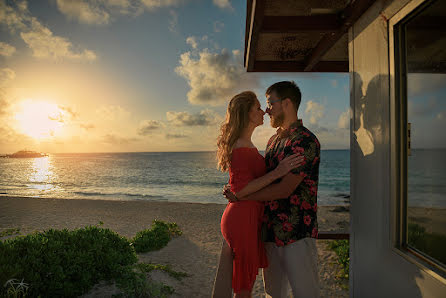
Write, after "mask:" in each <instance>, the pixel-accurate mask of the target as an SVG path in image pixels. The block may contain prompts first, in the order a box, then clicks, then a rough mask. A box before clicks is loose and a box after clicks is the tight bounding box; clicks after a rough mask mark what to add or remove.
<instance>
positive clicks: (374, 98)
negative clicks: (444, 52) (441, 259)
mask: <svg viewBox="0 0 446 298" xmlns="http://www.w3.org/2000/svg"><path fill="white" fill-rule="evenodd" d="M409 2H410V1H407V0H406V1H377V2H376V3H375V4H374V5H373V6H372V7H371V8H370V9H369V10H368V11H367V12H366V13H365V14H364V15H363V16H362V17H361V18H360V19H359V20H358V21H357V22H356V23H355V24H354V25H353V26H352V28H351V29H350V32H349V56H350V57H349V60H350V86H351V93H350V107H351V111H352V119H351V241H350V243H351V248H350V256H351V259H350V296H351V297H361V298H363V297H446V284H445V283H444V280H441V279H438V278H437V277H436V276H435V275H432V274H430V273H429V272H427V271H425V270H423V269H422V268H421V267H420V266H418V265H416V264H415V263H413V262H411V261H410V260H409V259H408V258H405V257H403V256H402V255H401V254H400V253H398V252H397V250H396V249H395V248H394V247H393V246H394V245H393V243H394V241H393V237H394V235H393V231H394V228H395V224H394V216H393V214H391V213H392V212H393V210H394V208H393V206H394V203H395V198H393V196H392V189H391V187H392V185H391V180H392V179H391V178H392V177H391V162H393V160H392V155H391V137H392V136H391V134H390V131H391V116H392V114H391V98H393V97H391V95H390V82H391V80H393V78H391V77H390V75H389V32H388V23H389V22H388V20H389V19H391V18H392V16H393V15H395V14H396V13H397V12H398V11H399V10H400V9H401V8H403V7H404V6H405V5H406V4H407V3H409ZM392 100H393V99H392Z"/></svg>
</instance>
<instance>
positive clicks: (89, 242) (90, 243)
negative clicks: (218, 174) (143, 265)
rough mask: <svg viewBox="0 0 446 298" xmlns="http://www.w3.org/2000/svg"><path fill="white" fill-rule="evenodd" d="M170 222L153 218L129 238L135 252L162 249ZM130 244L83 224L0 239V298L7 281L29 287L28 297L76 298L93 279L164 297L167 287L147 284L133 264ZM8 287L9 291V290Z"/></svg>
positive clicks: (172, 230)
mask: <svg viewBox="0 0 446 298" xmlns="http://www.w3.org/2000/svg"><path fill="white" fill-rule="evenodd" d="M180 234H181V231H180V230H179V228H178V226H177V225H176V224H172V223H164V222H161V221H154V223H153V226H152V228H151V229H150V230H145V231H142V232H139V233H138V234H137V235H136V236H135V239H134V240H133V242H134V244H135V248H136V247H138V249H139V250H140V251H144V250H147V249H149V250H155V249H160V248H162V247H164V246H165V245H166V244H167V243H168V242H169V240H170V238H171V236H173V235H180ZM135 248H134V247H133V246H132V245H131V243H130V241H129V240H127V239H126V238H124V237H121V236H119V235H118V234H117V233H115V232H113V231H111V230H109V229H104V228H100V227H97V226H89V227H85V228H81V229H76V230H73V231H68V230H67V229H64V230H53V229H51V230H48V231H45V232H35V233H32V234H29V235H26V236H18V237H16V238H13V239H7V240H5V241H0V297H3V296H6V295H7V291H8V290H10V289H11V285H9V288H7V287H3V285H5V283H6V282H7V281H8V280H22V282H24V283H26V284H27V285H29V288H28V289H27V293H26V294H27V296H31V297H37V296H41V297H77V296H80V295H82V294H84V293H86V292H88V291H89V290H90V289H91V288H92V287H93V286H94V285H95V284H97V283H98V282H99V281H115V282H116V284H117V286H118V287H119V288H120V289H121V290H123V291H124V293H123V294H122V296H125V297H146V296H152V297H153V296H155V297H159V296H166V295H167V294H169V293H171V292H172V291H173V289H172V288H170V287H167V286H163V285H157V284H149V283H148V282H147V278H146V276H145V273H144V272H142V270H141V269H140V268H138V266H137V264H136V262H137V260H138V258H137V255H136V252H135ZM10 291H11V290H10Z"/></svg>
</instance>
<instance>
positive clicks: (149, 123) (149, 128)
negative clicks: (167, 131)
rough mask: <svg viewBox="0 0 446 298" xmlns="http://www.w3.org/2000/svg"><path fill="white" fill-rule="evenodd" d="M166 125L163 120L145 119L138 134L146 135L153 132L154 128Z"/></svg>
mask: <svg viewBox="0 0 446 298" xmlns="http://www.w3.org/2000/svg"><path fill="white" fill-rule="evenodd" d="M162 127H164V124H163V123H162V122H161V121H157V120H144V121H142V122H141V124H140V125H139V128H138V134H139V135H141V136H146V135H150V134H152V132H153V131H154V130H158V129H160V128H162Z"/></svg>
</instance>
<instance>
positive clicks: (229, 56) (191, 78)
mask: <svg viewBox="0 0 446 298" xmlns="http://www.w3.org/2000/svg"><path fill="white" fill-rule="evenodd" d="M179 63H180V65H179V66H177V67H176V69H175V71H176V73H177V74H178V75H180V76H182V77H183V78H185V79H186V81H187V82H188V84H189V87H190V90H189V92H188V93H187V98H188V101H189V102H190V103H191V104H196V105H206V104H207V105H222V104H224V103H225V102H226V101H227V100H229V99H230V98H232V96H234V95H235V94H236V92H237V91H242V90H252V89H254V88H256V86H257V82H258V77H257V75H256V74H252V73H250V74H248V73H247V72H246V71H245V69H244V68H243V57H242V55H241V54H240V51H234V52H232V53H231V52H229V51H227V50H226V49H223V50H222V51H221V52H220V53H211V52H209V50H208V49H204V50H203V51H201V52H200V53H198V54H197V55H195V54H193V53H191V52H186V53H183V54H182V55H181V58H180V61H179Z"/></svg>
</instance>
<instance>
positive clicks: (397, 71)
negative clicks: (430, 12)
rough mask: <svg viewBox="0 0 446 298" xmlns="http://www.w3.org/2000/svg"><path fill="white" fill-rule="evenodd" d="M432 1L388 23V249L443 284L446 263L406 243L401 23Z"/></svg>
mask: <svg viewBox="0 0 446 298" xmlns="http://www.w3.org/2000/svg"><path fill="white" fill-rule="evenodd" d="M435 2H436V0H413V1H411V2H409V3H408V4H407V5H406V6H405V7H404V8H403V9H401V10H400V11H399V12H398V13H396V14H395V15H394V16H393V17H392V18H391V19H389V22H388V25H389V27H388V30H389V74H390V77H389V78H390V112H391V114H390V117H391V119H390V120H391V142H390V145H391V146H390V149H391V153H390V156H391V166H390V169H391V198H392V204H391V218H392V227H391V228H392V230H391V233H390V235H392V238H393V239H391V240H392V241H391V243H392V245H393V247H392V250H393V251H394V252H395V253H397V254H399V255H400V256H402V257H404V258H405V259H406V260H408V261H410V262H411V263H414V264H416V265H417V266H418V267H419V268H420V269H422V270H423V271H425V272H426V273H428V274H430V275H432V276H433V277H435V278H436V279H438V280H440V281H441V282H443V283H446V266H442V265H441V264H439V263H438V262H436V261H435V260H434V259H432V258H429V257H428V256H427V255H426V254H424V253H421V252H420V251H418V250H416V249H414V248H412V247H409V246H408V245H407V229H408V224H407V187H408V179H407V178H408V155H407V154H408V134H407V132H408V111H407V88H406V87H407V71H406V70H407V63H406V52H405V50H406V47H405V45H404V44H403V43H404V40H405V31H404V30H402V29H403V26H404V24H406V23H407V22H409V21H410V20H411V19H413V18H414V17H416V16H417V14H418V13H419V12H421V11H422V10H424V9H425V8H426V7H429V6H430V5H432V4H434V3H435Z"/></svg>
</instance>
